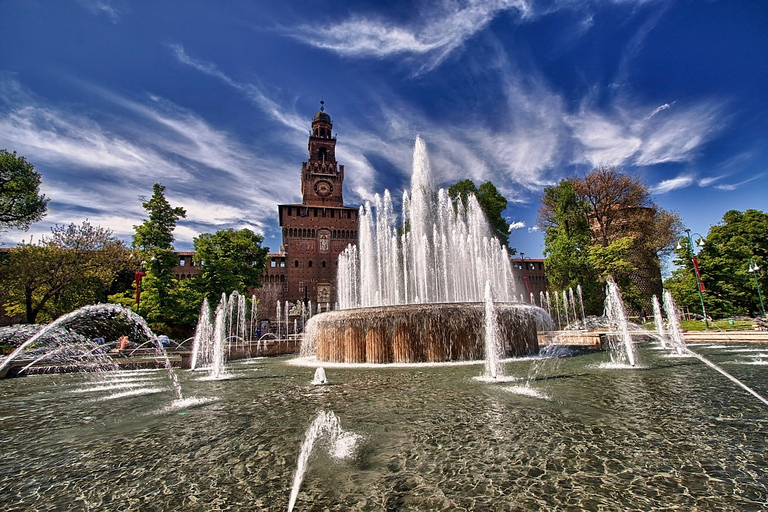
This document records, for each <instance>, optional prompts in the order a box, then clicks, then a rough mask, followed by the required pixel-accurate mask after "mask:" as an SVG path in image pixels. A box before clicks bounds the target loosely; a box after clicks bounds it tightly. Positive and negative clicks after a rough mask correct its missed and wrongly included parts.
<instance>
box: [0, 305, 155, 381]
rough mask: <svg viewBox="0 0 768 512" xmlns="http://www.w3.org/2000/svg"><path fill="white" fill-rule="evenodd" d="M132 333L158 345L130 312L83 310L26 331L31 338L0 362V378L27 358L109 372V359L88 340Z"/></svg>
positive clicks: (105, 308) (111, 308)
mask: <svg viewBox="0 0 768 512" xmlns="http://www.w3.org/2000/svg"><path fill="white" fill-rule="evenodd" d="M132 330H138V332H137V339H145V340H149V341H151V342H154V343H155V344H158V343H157V342H156V339H157V336H156V335H155V333H153V332H152V330H151V329H150V328H149V326H147V323H146V321H145V320H144V319H143V318H142V317H140V316H139V315H137V314H136V313H134V312H133V311H131V310H129V309H126V308H124V307H122V306H120V305H118V304H95V305H90V306H84V307H82V308H80V309H77V310H75V311H72V312H70V313H67V314H66V315H62V316H61V317H59V318H57V319H56V320H55V321H53V322H51V323H50V324H48V325H46V326H45V327H42V328H36V329H35V330H34V332H31V331H29V333H30V334H31V335H29V336H26V338H27V339H26V341H24V342H23V343H21V344H20V345H19V346H18V347H17V348H16V349H15V350H13V352H11V353H10V354H9V355H8V356H6V357H5V358H3V359H2V360H1V361H0V375H5V371H7V369H8V367H9V365H10V364H11V362H13V361H15V360H17V359H19V358H26V359H29V358H30V357H31V358H32V359H36V360H37V361H38V362H40V361H46V360H48V361H50V362H52V363H54V364H55V365H58V366H60V367H61V369H62V370H65V369H66V368H67V367H68V366H74V367H77V368H79V369H80V370H89V369H90V370H94V371H98V370H100V369H113V368H114V364H113V362H112V360H111V358H108V357H107V358H105V357H101V356H103V352H104V351H103V350H98V349H99V347H98V346H97V345H96V344H95V343H94V342H93V341H92V339H93V338H95V337H97V336H104V335H110V334H111V335H112V336H113V337H114V338H117V336H118V334H125V333H126V332H131V331H132ZM22 331H23V328H22ZM105 348H106V347H105ZM105 365H106V366H105ZM54 371H55V369H54Z"/></svg>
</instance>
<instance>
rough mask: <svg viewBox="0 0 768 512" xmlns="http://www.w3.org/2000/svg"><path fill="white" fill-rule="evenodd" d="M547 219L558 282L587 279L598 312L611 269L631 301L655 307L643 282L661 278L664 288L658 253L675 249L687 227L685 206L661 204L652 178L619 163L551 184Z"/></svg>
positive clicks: (551, 266)
mask: <svg viewBox="0 0 768 512" xmlns="http://www.w3.org/2000/svg"><path fill="white" fill-rule="evenodd" d="M539 225H540V226H541V227H542V228H543V229H544V232H545V238H544V244H545V255H546V262H545V265H546V268H547V278H548V280H549V282H550V285H551V286H552V287H553V288H555V289H565V288H571V287H574V286H576V285H581V287H582V289H583V290H584V296H585V299H586V298H587V297H589V298H590V299H588V300H587V303H586V304H585V309H588V310H589V311H590V312H591V313H598V312H599V311H600V310H601V309H602V298H603V293H604V291H603V290H602V284H600V283H601V281H603V280H604V279H605V278H607V277H608V276H612V277H613V278H614V279H615V280H616V282H617V283H618V284H619V286H620V287H621V289H622V293H623V295H624V299H625V302H626V303H627V304H628V306H629V307H630V308H631V309H634V310H636V311H639V310H641V309H644V308H647V307H648V306H649V304H647V303H648V299H649V298H650V297H649V295H648V292H647V290H643V289H641V284H642V283H653V282H656V283H658V285H659V288H660V284H661V283H660V279H661V277H660V276H661V274H660V270H659V260H658V257H659V255H664V254H666V253H668V252H670V251H671V248H672V246H673V245H674V242H675V241H676V237H677V235H678V234H679V233H680V230H681V224H680V219H679V217H678V216H677V214H675V213H673V212H668V211H665V210H663V209H661V208H659V207H658V206H657V205H656V203H655V202H654V201H653V200H652V198H651V196H650V192H649V190H648V187H647V185H646V184H645V183H643V182H642V181H641V180H640V179H638V178H636V177H632V176H629V175H626V174H623V173H621V172H619V171H618V170H617V169H616V168H615V167H599V168H596V169H593V170H592V171H591V172H589V173H588V174H586V175H585V176H584V177H582V178H579V177H571V178H568V179H565V180H562V181H561V182H560V183H559V184H558V185H556V186H553V187H547V188H545V189H544V194H543V195H542V201H541V208H540V209H539ZM598 288H599V289H598ZM656 292H657V293H660V289H659V290H657V291H656Z"/></svg>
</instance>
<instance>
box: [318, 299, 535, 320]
mask: <svg viewBox="0 0 768 512" xmlns="http://www.w3.org/2000/svg"><path fill="white" fill-rule="evenodd" d="M494 307H495V308H496V310H497V311H499V310H512V309H522V310H531V311H533V310H541V308H540V307H539V306H536V305H533V304H527V303H523V302H494ZM483 308H485V303H484V302H429V303H415V304H396V305H389V306H366V307H359V308H350V309H336V310H333V311H324V312H323V313H318V314H316V315H314V316H313V317H312V319H315V318H318V319H321V318H323V317H324V318H325V319H331V318H333V317H339V316H342V317H345V318H348V319H349V318H358V317H363V316H364V317H369V316H370V315H371V313H372V312H373V311H376V313H377V314H378V316H389V315H394V314H398V313H410V314H413V313H414V312H415V311H423V312H424V311H445V310H462V309H471V310H480V309H483ZM542 311H543V310H542Z"/></svg>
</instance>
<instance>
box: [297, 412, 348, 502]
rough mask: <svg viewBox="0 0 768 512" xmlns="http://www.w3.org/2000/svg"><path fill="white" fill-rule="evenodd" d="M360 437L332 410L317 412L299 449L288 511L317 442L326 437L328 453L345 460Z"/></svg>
mask: <svg viewBox="0 0 768 512" xmlns="http://www.w3.org/2000/svg"><path fill="white" fill-rule="evenodd" d="M359 437H360V436H358V435H356V434H352V433H350V432H345V431H344V430H343V429H342V428H341V422H340V421H339V419H338V418H337V417H336V415H335V414H333V413H332V412H330V411H328V412H326V411H320V412H318V413H317V416H315V419H314V420H313V421H312V424H311V425H310V426H309V428H308V429H307V432H306V434H305V435H304V442H303V443H302V444H301V449H300V450H299V459H298V462H297V464H296V474H295V475H294V477H293V489H291V497H290V500H289V501H288V512H291V511H292V510H293V507H294V505H295V504H296V497H297V496H298V494H299V488H300V487H301V482H302V481H303V480H304V474H305V473H306V471H307V463H308V462H309V456H310V455H312V450H313V449H314V447H315V443H316V442H318V441H320V440H323V438H326V440H327V443H328V454H329V455H330V456H331V457H333V458H334V459H337V460H343V459H346V458H348V457H349V456H350V455H352V453H353V452H354V449H355V445H356V444H357V441H358V439H359Z"/></svg>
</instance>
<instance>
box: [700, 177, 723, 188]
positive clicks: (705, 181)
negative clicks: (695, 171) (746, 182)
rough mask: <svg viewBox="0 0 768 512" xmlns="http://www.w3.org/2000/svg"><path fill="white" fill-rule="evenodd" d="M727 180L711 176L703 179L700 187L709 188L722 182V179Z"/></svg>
mask: <svg viewBox="0 0 768 512" xmlns="http://www.w3.org/2000/svg"><path fill="white" fill-rule="evenodd" d="M723 178H725V176H722V175H721V176H709V177H705V178H701V179H700V180H699V186H700V187H708V186H710V185H711V184H713V183H715V182H718V181H720V180H721V179H723Z"/></svg>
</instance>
